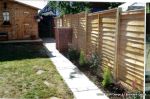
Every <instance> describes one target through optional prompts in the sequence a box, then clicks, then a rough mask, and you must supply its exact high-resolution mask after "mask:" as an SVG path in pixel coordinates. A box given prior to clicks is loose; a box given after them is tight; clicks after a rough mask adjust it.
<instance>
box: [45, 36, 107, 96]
mask: <svg viewBox="0 0 150 99" xmlns="http://www.w3.org/2000/svg"><path fill="white" fill-rule="evenodd" d="M43 45H44V46H45V48H46V49H47V52H48V55H49V57H50V60H51V61H52V62H53V64H54V65H55V66H56V69H57V71H58V72H59V74H60V75H61V76H62V78H63V79H64V81H65V82H66V84H67V85H68V87H69V88H70V90H71V91H72V92H73V94H74V97H75V99H109V98H108V97H107V96H106V94H104V93H103V92H102V90H101V89H99V88H98V87H97V86H96V85H95V84H94V83H93V82H91V81H90V80H89V78H88V77H86V76H85V75H84V73H82V72H81V71H80V70H79V69H78V68H77V67H76V66H75V65H74V64H73V63H72V62H70V61H69V60H68V59H67V58H66V57H64V56H63V55H62V54H61V53H59V51H58V50H57V49H56V43H55V41H54V40H53V39H43Z"/></svg>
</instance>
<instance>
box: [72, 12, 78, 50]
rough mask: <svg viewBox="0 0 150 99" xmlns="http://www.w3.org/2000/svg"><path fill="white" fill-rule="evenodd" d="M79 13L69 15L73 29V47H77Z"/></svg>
mask: <svg viewBox="0 0 150 99" xmlns="http://www.w3.org/2000/svg"><path fill="white" fill-rule="evenodd" d="M78 19H79V15H78V14H74V15H73V16H72V17H71V21H72V22H71V23H72V24H71V25H72V29H73V35H72V46H73V47H74V48H75V49H78V26H79V20H78Z"/></svg>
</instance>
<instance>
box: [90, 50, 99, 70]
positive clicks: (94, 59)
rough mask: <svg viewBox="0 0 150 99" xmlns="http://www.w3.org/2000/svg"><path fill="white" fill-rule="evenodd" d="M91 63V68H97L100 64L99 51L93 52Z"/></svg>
mask: <svg viewBox="0 0 150 99" xmlns="http://www.w3.org/2000/svg"><path fill="white" fill-rule="evenodd" d="M89 63H90V64H91V65H90V68H91V69H97V68H98V66H99V64H100V58H99V56H98V55H97V53H93V54H92V56H91V58H90V60H89Z"/></svg>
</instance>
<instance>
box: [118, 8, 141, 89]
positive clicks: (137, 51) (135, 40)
mask: <svg viewBox="0 0 150 99" xmlns="http://www.w3.org/2000/svg"><path fill="white" fill-rule="evenodd" d="M120 26H121V28H120V35H119V45H118V46H119V53H118V55H119V56H118V57H119V59H118V71H119V73H118V75H119V80H120V81H122V83H124V84H125V85H126V86H130V87H132V86H133V85H132V84H133V82H135V83H136V87H138V88H139V89H143V81H144V11H141V12H139V11H138V12H133V13H132V12H130V13H122V15H121V23H120Z"/></svg>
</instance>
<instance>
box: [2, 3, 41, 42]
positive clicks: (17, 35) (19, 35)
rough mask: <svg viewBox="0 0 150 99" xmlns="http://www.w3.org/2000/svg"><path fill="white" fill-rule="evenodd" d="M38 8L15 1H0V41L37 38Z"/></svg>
mask: <svg viewBox="0 0 150 99" xmlns="http://www.w3.org/2000/svg"><path fill="white" fill-rule="evenodd" d="M38 10H39V8H37V7H34V6H31V5H28V4H25V3H22V2H21V1H17V0H1V1H0V13H1V14H0V40H23V39H37V38H38V22H37V21H36V18H37V17H36V16H37V14H38Z"/></svg>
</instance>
